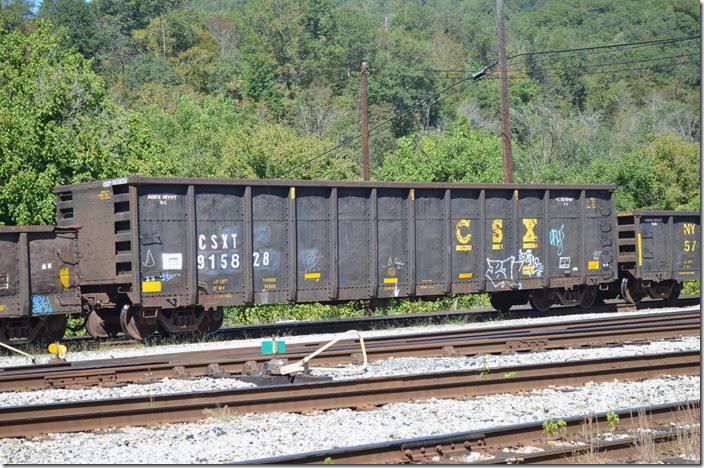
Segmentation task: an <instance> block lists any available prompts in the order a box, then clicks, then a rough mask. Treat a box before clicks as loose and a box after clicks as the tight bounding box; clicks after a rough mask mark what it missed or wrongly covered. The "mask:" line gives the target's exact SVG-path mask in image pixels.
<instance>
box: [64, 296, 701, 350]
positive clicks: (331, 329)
mask: <svg viewBox="0 0 704 468" xmlns="http://www.w3.org/2000/svg"><path fill="white" fill-rule="evenodd" d="M700 301H701V298H700V297H699V296H685V297H681V298H678V299H677V300H675V301H664V300H660V299H648V300H644V301H643V302H641V303H640V304H638V305H633V304H627V303H621V302H618V303H608V304H602V305H594V306H592V307H590V308H589V309H583V308H582V307H579V306H555V307H553V308H552V309H550V310H549V311H547V312H537V311H535V310H533V309H531V308H530V306H528V305H525V306H517V307H514V308H512V309H511V311H509V312H508V313H501V312H499V311H496V310H494V309H475V310H464V311H443V312H433V313H423V314H404V315H379V316H373V317H359V318H347V319H335V320H315V321H293V322H279V323H274V324H259V325H245V326H238V327H229V328H223V329H220V330H219V331H218V332H217V333H214V334H213V335H211V336H210V338H211V339H213V340H219V341H227V340H235V339H249V338H269V337H271V336H272V335H277V336H280V335H307V334H315V333H340V332H344V331H346V330H349V329H355V330H360V331H363V330H373V329H377V328H384V327H404V326H415V325H427V324H440V323H446V322H449V321H456V320H468V319H469V320H491V319H494V318H496V317H504V318H538V317H553V316H556V315H558V316H559V315H575V314H585V313H608V312H623V311H637V310H648V309H658V308H664V307H687V306H693V305H698V304H700ZM162 339H163V338H161V337H158V336H157V337H154V338H152V339H151V340H153V341H156V342H159V341H161V340H162ZM64 341H65V342H66V343H67V344H78V343H81V344H82V343H91V342H97V343H103V344H113V343H119V344H122V343H124V344H131V343H134V342H132V341H129V342H124V341H119V342H116V341H115V340H114V339H95V338H92V337H90V336H76V337H69V338H64Z"/></svg>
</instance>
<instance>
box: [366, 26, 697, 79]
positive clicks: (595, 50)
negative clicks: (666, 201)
mask: <svg viewBox="0 0 704 468" xmlns="http://www.w3.org/2000/svg"><path fill="white" fill-rule="evenodd" d="M695 39H699V35H693V36H680V37H671V38H665V39H656V40H650V41H638V42H622V43H618V44H606V45H600V46H589V47H577V48H572V49H552V50H540V51H532V52H520V53H517V54H513V55H509V56H508V57H507V59H508V60H509V61H510V60H513V59H516V58H519V57H533V56H539V55H554V54H561V56H563V57H565V56H570V55H577V54H571V53H573V52H588V53H590V54H599V53H607V52H611V51H612V49H627V50H631V49H637V48H641V47H652V46H656V45H669V44H676V43H679V42H685V41H691V40H695ZM545 60H551V58H550V57H544V58H539V59H529V60H527V61H525V62H513V63H510V64H509V65H514V64H522V63H529V62H537V61H545ZM497 65H498V62H494V63H492V64H491V65H489V66H487V67H486V70H491V69H493V68H495V67H496V66H497ZM370 70H372V71H375V72H376V73H394V74H413V76H415V74H414V72H419V73H448V74H449V73H462V74H466V73H467V70H463V69H459V68H418V69H406V70H393V69H386V68H376V69H375V68H370Z"/></svg>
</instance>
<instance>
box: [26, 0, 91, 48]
mask: <svg viewBox="0 0 704 468" xmlns="http://www.w3.org/2000/svg"><path fill="white" fill-rule="evenodd" d="M39 16H40V17H43V18H47V19H49V20H51V22H52V23H53V24H54V25H55V26H59V27H61V26H63V27H65V28H66V29H67V30H68V38H69V45H70V46H71V47H73V48H75V49H76V50H78V51H79V52H80V53H81V54H83V55H84V56H86V57H93V56H94V55H95V53H96V52H97V49H98V47H99V45H100V44H99V41H100V37H99V34H98V28H99V22H98V10H97V8H96V6H95V4H94V3H93V2H86V1H85V0H44V1H42V4H41V9H40V15H39Z"/></svg>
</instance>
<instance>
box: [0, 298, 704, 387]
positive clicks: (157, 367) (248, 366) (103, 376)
mask: <svg viewBox="0 0 704 468" xmlns="http://www.w3.org/2000/svg"><path fill="white" fill-rule="evenodd" d="M699 333H700V312H699V311H688V312H670V313H662V314H648V315H629V316H622V317H612V318H598V319H591V320H580V321H567V322H557V323H547V324H537V325H515V326H510V327H494V328H485V329H480V330H454V331H440V332H430V333H421V334H406V335H396V336H383V337H372V338H366V339H365V345H366V350H367V356H368V358H369V359H370V360H381V359H386V358H389V357H410V356H412V357H428V356H469V355H479V354H496V353H505V352H521V351H539V350H548V349H560V348H567V347H577V346H594V345H612V344H613V345H616V344H623V343H626V342H634V341H644V340H653V339H663V338H673V337H679V336H696V335H699ZM323 344H325V343H324V342H323V343H320V342H313V343H300V344H291V345H289V348H288V352H287V353H285V354H280V355H278V356H277V357H278V358H284V359H288V360H289V361H293V360H297V359H301V358H303V357H305V356H307V355H308V354H310V353H311V352H312V351H314V350H316V349H318V348H319V347H320V346H322V345H323ZM359 351H360V347H359V344H358V341H357V340H356V339H350V340H348V341H345V342H340V343H338V344H337V345H335V346H333V347H332V348H330V349H329V350H327V351H326V352H324V353H323V354H321V355H320V356H319V357H317V358H316V359H315V365H339V364H347V363H350V362H358V361H359V359H361V356H360V355H359ZM270 359H271V356H263V355H262V354H261V353H260V350H259V348H254V347H248V348H238V349H218V350H205V351H192V352H182V353H173V354H162V355H151V356H139V357H129V358H119V359H108V360H94V361H75V362H61V363H54V364H44V365H33V366H18V367H9V368H5V369H0V391H25V390H37V389H44V388H65V387H73V388H75V387H85V386H90V385H117V384H124V383H131V382H143V381H150V380H158V379H162V378H166V377H169V378H187V377H202V376H222V375H224V374H243V373H244V374H249V375H256V374H259V373H260V372H261V369H262V366H263V365H264V364H265V363H266V362H267V361H269V360H270Z"/></svg>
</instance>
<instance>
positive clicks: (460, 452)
mask: <svg viewBox="0 0 704 468" xmlns="http://www.w3.org/2000/svg"><path fill="white" fill-rule="evenodd" d="M699 405H700V402H699V400H691V401H681V402H676V403H667V404H661V405H653V406H645V407H640V408H626V409H621V410H617V411H614V412H615V413H616V414H617V415H618V416H619V426H618V427H619V431H620V430H622V429H633V428H638V427H639V425H640V424H641V423H642V419H643V418H647V421H648V423H649V424H651V425H658V426H660V425H666V424H668V423H670V422H671V421H673V420H675V421H677V420H679V419H680V418H688V417H689V416H690V414H688V413H690V412H696V413H697V414H696V416H697V419H698V417H699ZM588 418H590V415H580V416H573V417H569V418H563V419H562V420H563V421H565V423H566V427H565V434H564V435H563V438H564V439H568V440H575V439H576V440H581V436H582V428H583V424H584V423H585V421H586V420H587V419H588ZM543 423H544V421H539V422H530V423H522V424H513V425H509V426H499V427H492V428H487V429H479V430H475V431H468V432H455V433H451V434H441V435H432V436H426V437H417V438H412V439H401V440H390V441H384V442H378V443H372V444H364V445H356V446H351V447H343V448H335V449H325V450H316V451H312V452H305V453H299V454H290V455H283V456H276V457H267V458H259V459H251V460H246V461H240V462H235V464H248V465H249V464H291V465H300V464H312V463H325V460H326V459H327V460H331V461H332V462H333V463H334V464H381V463H384V464H392V463H393V464H401V463H442V462H450V463H458V462H459V463H466V462H465V461H464V460H465V459H466V457H467V456H468V455H469V454H470V453H471V452H480V453H482V454H484V455H492V456H494V457H495V458H493V459H490V458H484V459H482V460H480V461H478V462H477V463H481V464H498V463H516V462H517V461H520V462H523V463H555V462H557V463H565V462H567V461H568V459H570V458H572V459H574V458H575V455H577V454H578V453H579V450H580V449H579V448H578V447H572V446H567V447H558V448H553V449H552V450H549V451H547V450H546V451H543V452H535V453H516V452H511V453H505V452H503V451H502V449H503V448H508V447H515V446H517V445H523V446H526V445H542V446H545V445H547V444H548V439H547V438H546V435H545V429H544V427H543ZM591 424H592V427H591V429H592V430H593V431H595V432H596V433H597V434H598V433H603V432H605V431H608V430H610V428H609V422H608V416H607V413H598V414H595V415H591ZM672 435H673V434H663V435H661V436H658V437H657V438H656V440H655V442H660V441H666V440H669V439H670V438H671V437H672ZM633 442H634V440H633V438H630V439H627V440H614V441H611V442H603V443H599V444H598V447H597V448H599V449H602V450H606V451H608V452H609V456H610V458H613V457H614V456H616V457H618V458H621V457H623V456H624V454H626V453H628V452H629V449H631V448H632V445H633ZM577 461H578V460H577Z"/></svg>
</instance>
